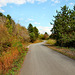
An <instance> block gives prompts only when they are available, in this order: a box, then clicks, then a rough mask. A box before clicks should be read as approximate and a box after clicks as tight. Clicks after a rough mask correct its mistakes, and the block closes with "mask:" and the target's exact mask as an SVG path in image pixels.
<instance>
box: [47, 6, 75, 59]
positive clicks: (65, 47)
mask: <svg viewBox="0 0 75 75" xmlns="http://www.w3.org/2000/svg"><path fill="white" fill-rule="evenodd" d="M56 13H57V15H56V16H54V18H55V20H53V23H51V25H53V28H52V30H51V32H52V34H51V35H50V39H49V40H48V41H47V42H46V43H47V44H49V45H50V46H48V47H50V48H51V49H54V50H55V51H58V52H60V53H62V54H64V55H67V56H69V57H71V58H73V59H75V6H74V7H73V9H72V10H71V9H69V7H67V6H66V5H65V6H63V7H61V11H57V10H56Z"/></svg>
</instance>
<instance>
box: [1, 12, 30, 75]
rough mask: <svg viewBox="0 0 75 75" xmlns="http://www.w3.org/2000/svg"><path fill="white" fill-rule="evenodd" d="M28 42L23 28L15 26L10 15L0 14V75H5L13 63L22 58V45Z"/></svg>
mask: <svg viewBox="0 0 75 75" xmlns="http://www.w3.org/2000/svg"><path fill="white" fill-rule="evenodd" d="M29 41H30V37H29V34H28V31H27V29H26V28H25V27H23V26H21V25H20V24H16V23H15V22H14V20H13V19H12V18H11V16H10V15H7V16H5V15H3V14H2V13H0V75H1V74H2V75H6V72H8V70H10V69H11V68H12V67H13V65H12V64H13V63H14V61H15V60H17V59H20V58H21V57H22V56H23V53H24V52H25V50H26V48H25V47H23V44H22V43H27V42H29Z"/></svg>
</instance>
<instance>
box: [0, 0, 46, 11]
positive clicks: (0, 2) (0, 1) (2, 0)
mask: <svg viewBox="0 0 75 75" xmlns="http://www.w3.org/2000/svg"><path fill="white" fill-rule="evenodd" d="M35 1H38V2H46V1H47V0H0V11H1V12H4V10H2V9H1V7H4V6H6V5H7V4H8V3H14V4H18V5H21V4H25V3H26V2H29V3H34V2H35Z"/></svg>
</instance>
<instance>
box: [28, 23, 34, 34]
mask: <svg viewBox="0 0 75 75" xmlns="http://www.w3.org/2000/svg"><path fill="white" fill-rule="evenodd" d="M28 31H29V33H31V32H33V25H32V24H31V23H30V24H29V26H28Z"/></svg>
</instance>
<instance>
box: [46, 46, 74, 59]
mask: <svg viewBox="0 0 75 75" xmlns="http://www.w3.org/2000/svg"><path fill="white" fill-rule="evenodd" d="M47 47H49V48H51V49H52V50H55V51H57V52H59V53H61V54H63V55H66V56H68V57H70V58H72V59H75V49H74V48H64V47H58V46H47Z"/></svg>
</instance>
